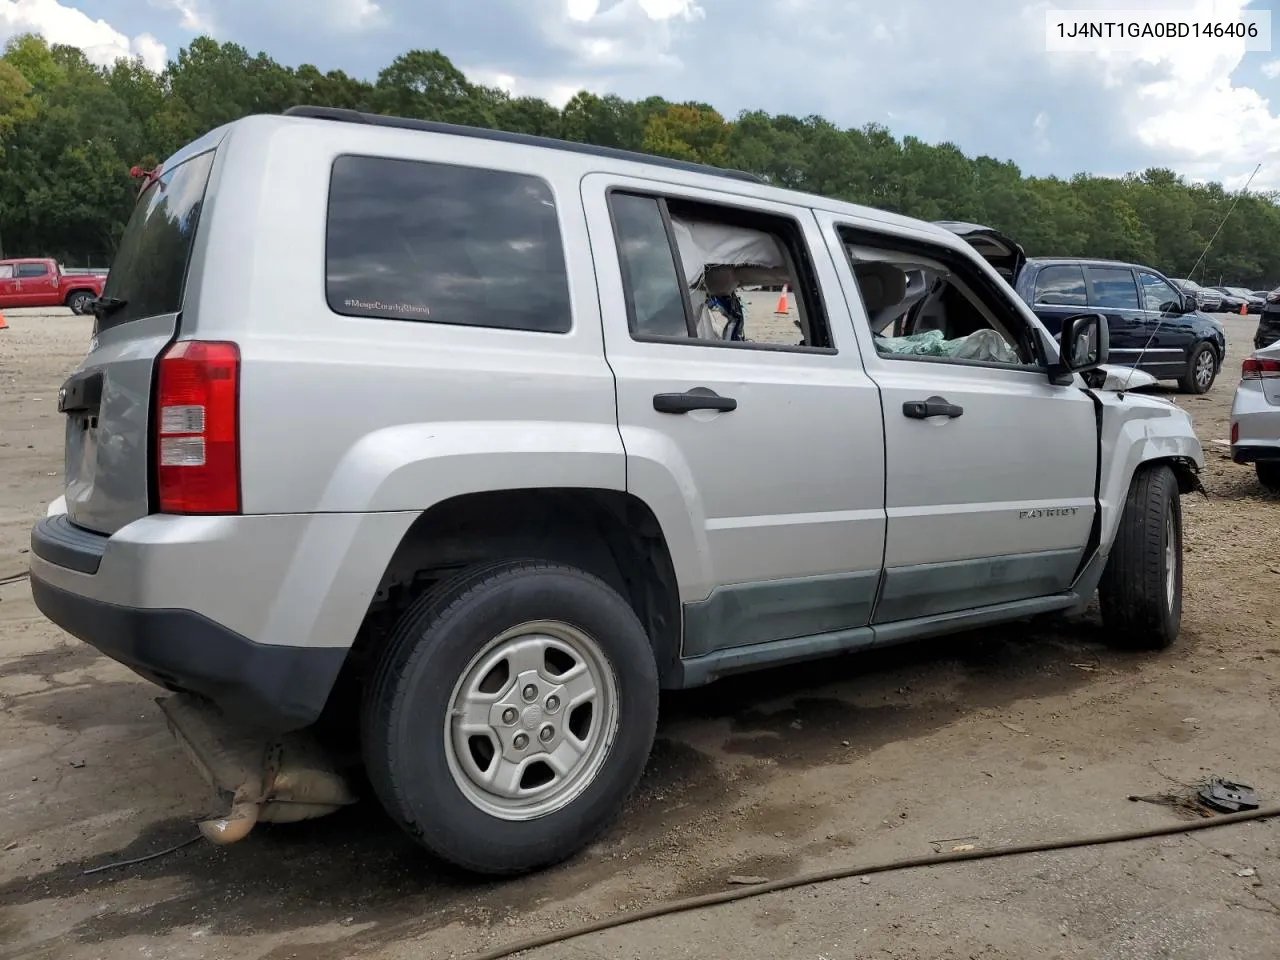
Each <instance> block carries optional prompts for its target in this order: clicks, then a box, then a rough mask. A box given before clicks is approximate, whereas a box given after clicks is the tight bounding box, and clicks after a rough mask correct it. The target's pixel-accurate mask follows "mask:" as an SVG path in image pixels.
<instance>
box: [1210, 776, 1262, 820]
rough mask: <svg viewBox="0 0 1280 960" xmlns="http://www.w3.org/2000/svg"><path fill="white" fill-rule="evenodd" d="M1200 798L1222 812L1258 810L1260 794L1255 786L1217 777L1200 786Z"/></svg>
mask: <svg viewBox="0 0 1280 960" xmlns="http://www.w3.org/2000/svg"><path fill="white" fill-rule="evenodd" d="M1199 792H1200V800H1201V801H1202V802H1203V803H1204V805H1205V806H1207V807H1211V808H1212V809H1214V810H1218V811H1220V812H1222V813H1239V812H1240V811H1241V810H1257V809H1258V795H1257V793H1256V792H1254V789H1253V787H1251V786H1249V785H1248V784H1244V783H1233V782H1232V781H1230V780H1222V779H1219V778H1217V777H1215V778H1214V779H1212V780H1210V781H1209V782H1208V783H1206V784H1204V785H1203V786H1202V787H1200V791H1199Z"/></svg>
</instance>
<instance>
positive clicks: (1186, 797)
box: [1129, 777, 1259, 817]
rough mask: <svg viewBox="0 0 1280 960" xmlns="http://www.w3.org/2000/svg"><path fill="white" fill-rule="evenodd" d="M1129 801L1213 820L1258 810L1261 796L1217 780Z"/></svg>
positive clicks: (1250, 790)
mask: <svg viewBox="0 0 1280 960" xmlns="http://www.w3.org/2000/svg"><path fill="white" fill-rule="evenodd" d="M1129 799H1130V800H1133V801H1140V802H1142V803H1155V804H1159V805H1160V806H1165V807H1172V808H1174V809H1175V810H1179V811H1181V812H1182V813H1185V814H1190V815H1191V816H1196V817H1213V816H1216V815H1218V814H1220V813H1240V812H1242V811H1245V810H1256V809H1258V806H1259V800H1258V795H1257V793H1256V792H1255V791H1254V789H1253V788H1252V787H1250V786H1248V785H1246V784H1243V783H1234V782H1232V781H1230V780H1223V779H1221V778H1219V777H1215V778H1213V779H1211V780H1206V781H1204V782H1203V783H1199V784H1193V785H1189V786H1184V787H1183V789H1182V790H1174V791H1170V792H1169V793H1155V794H1148V795H1145V796H1138V795H1133V794H1131V795H1130V796H1129Z"/></svg>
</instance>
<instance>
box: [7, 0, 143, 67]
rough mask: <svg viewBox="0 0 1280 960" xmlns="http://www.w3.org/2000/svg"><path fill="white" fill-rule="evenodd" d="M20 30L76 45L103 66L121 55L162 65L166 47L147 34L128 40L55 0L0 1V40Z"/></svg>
mask: <svg viewBox="0 0 1280 960" xmlns="http://www.w3.org/2000/svg"><path fill="white" fill-rule="evenodd" d="M21 33H38V34H40V36H42V37H44V38H45V40H47V41H48V42H49V43H60V44H66V45H67V46H71V47H79V48H80V49H81V50H83V51H84V55H85V56H86V57H88V58H89V60H90V61H91V62H93V63H97V64H100V65H103V66H106V65H109V64H111V63H114V62H115V61H116V60H119V59H121V58H122V57H142V62H143V63H145V64H146V65H147V66H148V67H150V68H151V69H152V70H161V69H163V68H164V65H165V47H164V44H162V43H161V42H160V41H159V40H157V39H156V38H155V37H154V36H152V35H151V34H149V33H143V34H139V35H138V36H137V37H134V38H133V39H132V40H130V39H129V38H128V37H126V36H125V35H124V34H123V33H121V32H120V31H119V30H116V29H115V28H114V27H112V26H111V24H109V23H107V22H106V21H105V20H94V19H92V18H91V17H89V16H88V14H86V13H84V12H83V11H81V10H77V9H75V8H74V7H68V6H64V5H63V4H61V3H59V2H58V0H0V43H3V42H4V41H6V40H9V39H10V38H12V37H15V36H17V35H18V34H21Z"/></svg>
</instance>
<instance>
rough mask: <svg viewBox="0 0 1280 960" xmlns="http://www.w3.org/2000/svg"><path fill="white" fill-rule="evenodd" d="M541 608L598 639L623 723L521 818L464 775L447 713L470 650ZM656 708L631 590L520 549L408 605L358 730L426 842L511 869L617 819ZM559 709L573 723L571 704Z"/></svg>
mask: <svg viewBox="0 0 1280 960" xmlns="http://www.w3.org/2000/svg"><path fill="white" fill-rule="evenodd" d="M535 620H555V621H560V622H562V623H565V624H571V625H572V626H573V627H574V628H576V629H578V630H581V631H583V632H584V633H586V634H587V635H588V636H589V637H590V638H591V639H592V640H593V641H594V642H595V644H596V645H597V647H598V649H599V650H600V652H601V653H603V655H604V657H605V659H606V660H607V661H608V666H609V667H610V668H611V669H612V672H613V678H614V680H615V682H616V691H617V700H618V707H617V714H616V716H617V725H616V728H615V732H614V734H613V740H612V743H611V744H610V745H609V746H607V747H604V748H602V749H604V750H605V751H606V752H605V753H604V755H603V760H602V763H601V766H600V767H599V769H598V771H597V772H596V773H595V775H594V777H592V778H591V779H590V780H588V781H587V782H586V785H585V787H583V788H582V789H581V792H580V793H577V794H576V796H574V797H573V799H570V800H568V801H567V804H566V805H565V806H563V807H561V808H560V809H556V810H554V811H552V812H548V813H546V814H544V815H540V816H537V817H536V818H533V819H525V820H512V819H506V818H504V817H502V816H498V815H494V814H493V813H491V812H488V811H486V810H484V809H483V808H482V807H481V806H479V805H477V803H475V802H473V801H472V800H471V799H470V798H468V797H467V795H466V794H465V793H464V792H463V790H462V789H461V788H460V787H459V785H458V783H457V782H456V781H455V775H454V773H453V772H451V767H450V752H449V751H450V750H451V749H452V748H450V747H447V746H446V738H447V737H448V736H449V734H448V732H447V730H448V727H447V726H446V725H445V724H446V721H447V718H448V717H449V716H450V711H451V709H452V697H453V693H454V688H455V685H456V684H458V683H459V682H460V681H461V679H462V677H463V675H464V673H465V671H466V670H467V668H468V665H469V664H470V663H471V662H472V660H473V658H474V657H475V656H476V655H477V654H478V653H480V652H481V651H482V650H483V649H484V648H485V646H486V645H487V644H489V643H490V642H491V641H493V640H494V638H497V637H499V636H500V635H501V634H502V633H503V632H504V631H506V630H510V629H511V628H513V627H517V626H518V625H520V624H524V623H528V622H530V621H535ZM512 682H514V681H512ZM657 717H658V673H657V667H656V665H655V662H654V656H653V650H652V647H651V645H650V643H649V639H648V637H647V636H646V634H645V631H644V628H643V627H642V626H641V624H640V621H639V620H638V619H637V617H636V615H635V613H634V611H633V610H632V609H631V607H630V606H629V605H628V604H627V602H626V601H625V600H624V599H623V598H622V597H621V596H619V595H618V593H617V592H616V591H614V590H613V589H611V588H610V587H609V586H608V585H606V584H605V583H604V582H603V581H601V580H600V579H598V578H597V577H595V576H593V575H591V574H589V573H586V572H584V571H582V570H579V569H576V568H574V567H569V566H565V565H561V564H553V563H547V562H543V561H537V560H516V561H503V562H500V563H491V564H484V565H481V566H478V567H476V568H473V569H472V570H469V571H465V572H463V573H462V574H460V575H458V576H457V577H455V578H453V579H452V580H450V581H448V582H447V583H445V584H442V585H440V586H438V587H437V588H436V589H434V590H432V591H431V592H430V593H428V594H427V595H425V596H423V597H421V598H420V599H419V600H418V601H417V602H416V603H414V604H413V605H412V606H411V607H410V608H409V609H408V610H407V611H405V613H404V615H403V616H402V617H401V618H400V620H399V622H398V623H397V625H396V627H395V629H394V630H393V631H392V634H391V636H390V638H389V639H388V642H387V645H386V647H385V649H384V650H383V652H382V654H381V656H380V658H379V660H378V663H377V666H376V668H375V670H374V671H373V675H372V677H371V679H370V681H369V683H368V685H367V687H366V691H365V697H364V703H363V709H362V718H361V719H362V722H361V739H362V747H363V754H364V760H365V766H366V769H367V771H368V775H369V780H370V783H371V784H372V786H373V788H374V791H375V793H376V794H377V796H378V798H379V799H380V800H381V802H382V804H383V806H384V807H385V808H386V810H387V812H388V813H389V814H390V815H391V817H392V818H393V819H394V820H396V821H397V822H398V823H400V825H401V826H402V827H403V828H404V829H405V830H406V831H408V832H409V834H410V835H411V836H412V837H414V839H415V840H417V841H418V843H420V844H421V845H422V846H423V847H425V848H426V849H427V850H428V851H429V852H430V853H432V854H434V855H435V856H437V857H439V858H440V859H442V860H444V861H447V862H449V863H451V864H454V865H456V866H459V867H462V868H463V869H465V870H469V871H472V872H475V873H482V874H491V875H511V874H517V873H524V872H527V871H530V870H536V869H538V868H541V867H546V866H550V865H551V864H554V863H558V862H560V861H562V860H565V859H567V858H568V857H570V856H572V855H573V854H575V853H577V852H578V851H579V850H581V849H582V848H583V847H585V846H586V845H587V844H589V843H590V842H591V841H592V840H593V839H594V838H595V837H596V836H598V835H599V834H600V832H601V831H602V830H604V828H605V827H607V826H608V825H609V823H610V822H611V821H612V820H613V819H614V818H615V817H616V816H617V814H618V813H619V811H620V810H621V808H622V806H623V804H624V802H625V801H626V799H627V797H628V796H629V795H630V794H631V792H632V790H634V789H635V786H636V784H637V782H638V781H639V779H640V776H641V774H642V773H643V772H644V767H645V763H646V761H647V759H648V756H649V751H650V749H651V748H652V746H653V738H654V732H655V729H656V725H657ZM561 719H562V721H563V723H564V724H566V725H567V724H568V723H569V717H568V711H567V710H566V712H565V716H564V717H562V718H561ZM538 722H541V721H538ZM530 729H532V728H530ZM499 749H500V747H499ZM460 776H461V775H460Z"/></svg>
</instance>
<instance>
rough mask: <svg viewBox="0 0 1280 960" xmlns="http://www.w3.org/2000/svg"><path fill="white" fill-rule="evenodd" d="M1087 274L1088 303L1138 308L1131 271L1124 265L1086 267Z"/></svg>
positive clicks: (1115, 308)
mask: <svg viewBox="0 0 1280 960" xmlns="http://www.w3.org/2000/svg"><path fill="white" fill-rule="evenodd" d="M1085 273H1086V274H1088V276H1089V285H1090V287H1091V288H1092V289H1091V290H1090V291H1089V305H1090V306H1093V307H1110V308H1112V309H1113V310H1140V309H1141V307H1140V306H1139V304H1138V288H1137V286H1136V285H1135V284H1134V282H1133V271H1132V270H1129V269H1127V268H1126V267H1086V268H1085Z"/></svg>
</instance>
